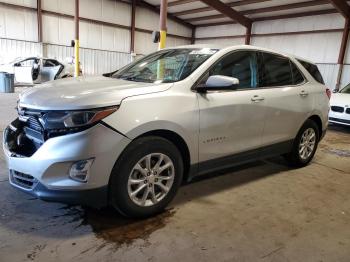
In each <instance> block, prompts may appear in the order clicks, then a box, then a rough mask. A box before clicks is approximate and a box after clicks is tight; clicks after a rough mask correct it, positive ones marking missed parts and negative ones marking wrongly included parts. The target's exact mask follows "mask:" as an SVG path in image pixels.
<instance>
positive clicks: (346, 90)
mask: <svg viewBox="0 0 350 262" xmlns="http://www.w3.org/2000/svg"><path fill="white" fill-rule="evenodd" d="M339 93H342V94H350V84H348V85H347V86H346V87H344V88H343V89H342V90H340V92H339Z"/></svg>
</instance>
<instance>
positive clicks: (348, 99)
mask: <svg viewBox="0 0 350 262" xmlns="http://www.w3.org/2000/svg"><path fill="white" fill-rule="evenodd" d="M330 104H331V105H332V106H335V105H336V106H343V107H344V106H346V105H348V106H349V107H350V94H342V93H335V94H332V97H331V101H330Z"/></svg>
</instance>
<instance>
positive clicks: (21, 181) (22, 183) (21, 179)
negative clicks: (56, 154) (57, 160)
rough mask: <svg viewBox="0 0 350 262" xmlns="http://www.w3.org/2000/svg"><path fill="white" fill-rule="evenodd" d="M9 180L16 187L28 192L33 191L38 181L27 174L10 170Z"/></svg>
mask: <svg viewBox="0 0 350 262" xmlns="http://www.w3.org/2000/svg"><path fill="white" fill-rule="evenodd" d="M10 180H11V182H12V183H13V184H15V185H16V186H19V187H21V188H24V189H27V190H30V189H33V188H34V187H35V186H36V184H37V183H38V180H36V179H35V178H34V177H32V176H31V175H28V174H24V173H21V172H18V171H15V170H10Z"/></svg>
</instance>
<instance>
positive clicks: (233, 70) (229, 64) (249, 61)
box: [209, 51, 258, 89]
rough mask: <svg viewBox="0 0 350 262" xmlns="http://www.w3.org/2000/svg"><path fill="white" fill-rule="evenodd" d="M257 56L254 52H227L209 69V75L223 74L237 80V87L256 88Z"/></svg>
mask: <svg viewBox="0 0 350 262" xmlns="http://www.w3.org/2000/svg"><path fill="white" fill-rule="evenodd" d="M256 61H257V58H256V53H255V52H251V51H250V52H249V51H238V52H234V53H232V54H229V55H227V56H225V57H224V58H222V59H221V60H220V61H219V62H217V63H216V64H215V65H214V67H213V68H212V69H211V70H210V71H209V76H211V75H223V76H229V77H234V78H237V79H238V80H239V85H238V89H244V88H256V87H257V86H258V84H257V62H256Z"/></svg>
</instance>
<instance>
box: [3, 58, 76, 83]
mask: <svg viewBox="0 0 350 262" xmlns="http://www.w3.org/2000/svg"><path fill="white" fill-rule="evenodd" d="M0 72H7V73H11V74H14V75H15V83H17V84H18V83H20V84H39V83H43V82H47V81H51V80H55V79H58V78H66V77H72V76H73V75H74V65H73V64H70V63H65V64H63V63H61V62H59V61H57V60H56V59H51V58H42V57H29V58H17V59H15V60H14V61H12V62H11V63H8V64H3V65H0Z"/></svg>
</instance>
